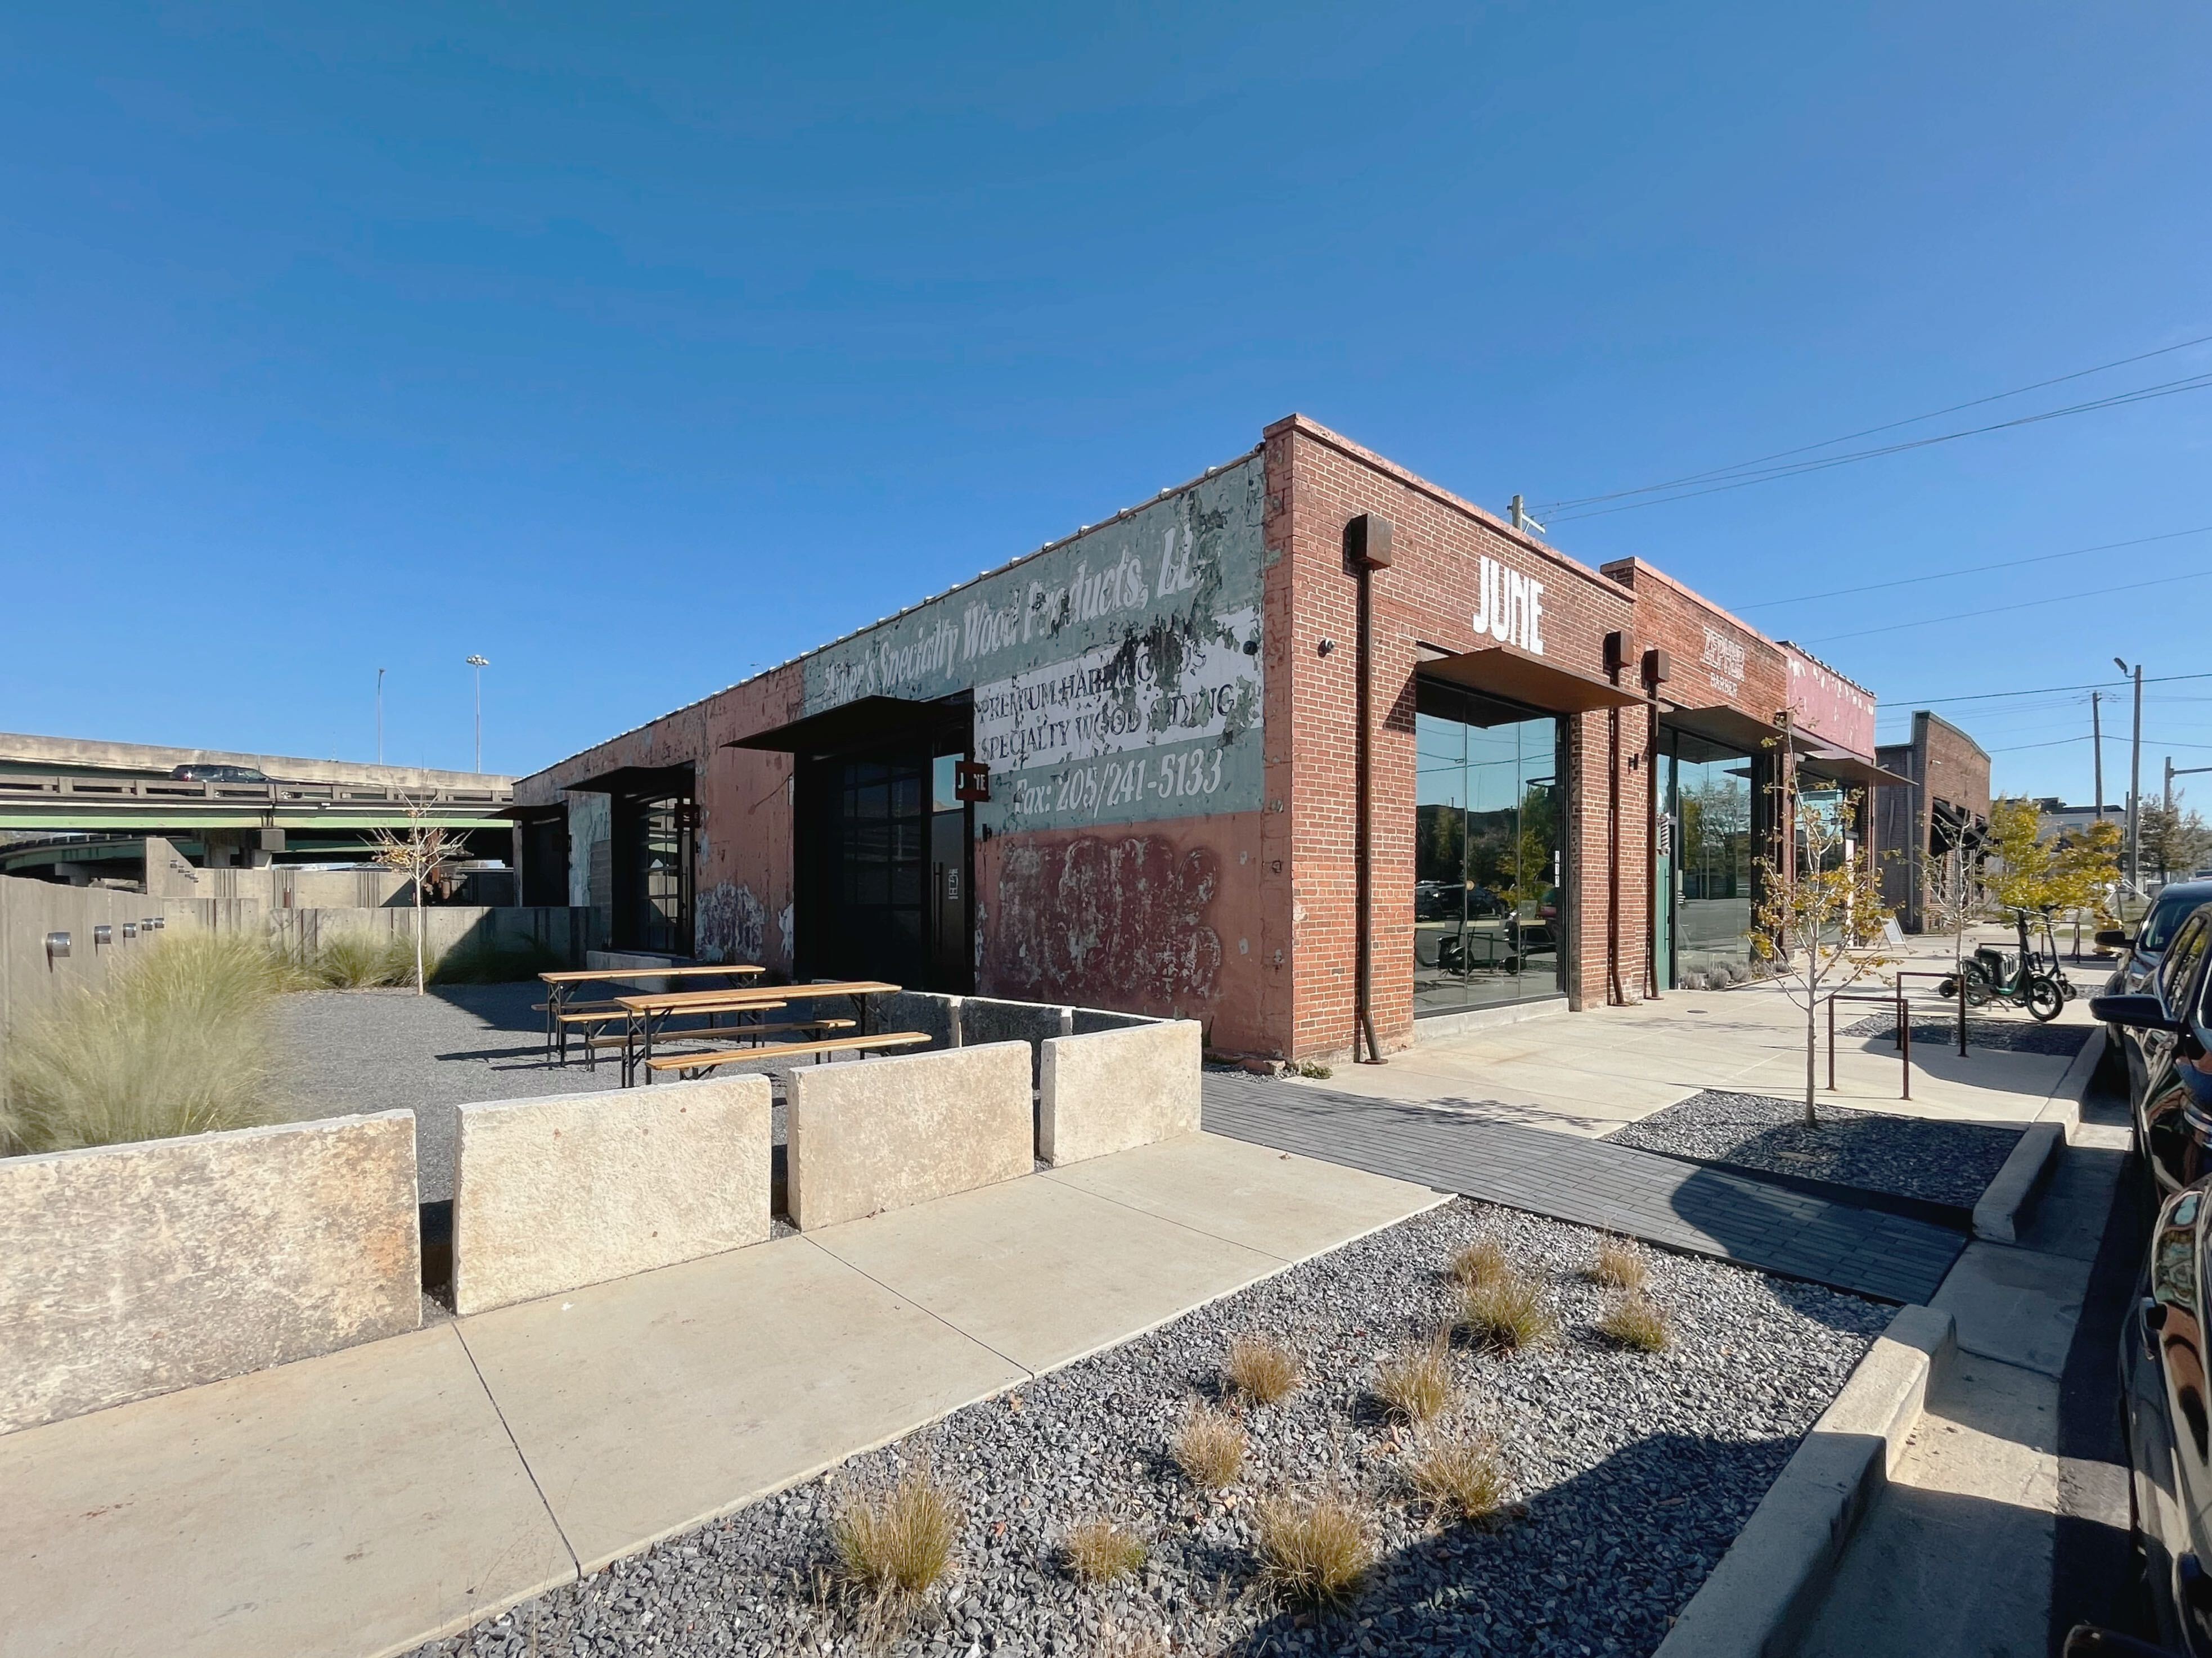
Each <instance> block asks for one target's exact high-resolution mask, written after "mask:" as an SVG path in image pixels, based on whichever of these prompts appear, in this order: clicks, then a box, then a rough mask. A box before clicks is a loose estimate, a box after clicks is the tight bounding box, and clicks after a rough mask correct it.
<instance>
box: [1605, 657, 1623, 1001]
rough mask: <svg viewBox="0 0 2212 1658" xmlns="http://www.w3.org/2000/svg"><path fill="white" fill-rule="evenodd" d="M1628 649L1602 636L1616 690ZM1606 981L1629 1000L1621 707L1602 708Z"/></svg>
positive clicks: (1615, 994)
mask: <svg viewBox="0 0 2212 1658" xmlns="http://www.w3.org/2000/svg"><path fill="white" fill-rule="evenodd" d="M1628 650H1629V641H1628V635H1626V634H1624V633H1609V634H1607V635H1606V636H1605V670H1606V673H1607V677H1610V678H1611V679H1612V681H1613V688H1614V689H1616V690H1617V689H1620V668H1621V664H1622V663H1623V662H1624V661H1625V660H1626V659H1627V656H1628ZM1605 732H1606V768H1605V833H1606V845H1605V982H1606V993H1607V1001H1608V1002H1609V1003H1610V1004H1611V1005H1613V1006H1614V1007H1625V1006H1626V1005H1627V1004H1628V997H1627V994H1626V993H1625V992H1624V991H1623V990H1622V989H1621V987H1620V708H1619V707H1618V706H1617V705H1616V706H1614V707H1612V708H1607V710H1606V711H1605Z"/></svg>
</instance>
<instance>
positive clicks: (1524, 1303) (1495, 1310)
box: [1459, 1272, 1559, 1353]
mask: <svg viewBox="0 0 2212 1658" xmlns="http://www.w3.org/2000/svg"><path fill="white" fill-rule="evenodd" d="M1459 1321H1460V1326H1461V1327H1462V1329H1464V1330H1466V1331H1467V1333H1468V1334H1469V1335H1471V1336H1473V1337H1474V1339H1476V1340H1477V1341H1480V1342H1481V1343H1482V1344H1483V1345H1485V1346H1487V1347H1490V1348H1492V1349H1493V1350H1495V1351H1498V1352H1501V1353H1517V1352H1520V1351H1522V1350H1523V1349H1525V1348H1529V1347H1535V1346H1540V1345H1542V1344H1543V1343H1545V1342H1547V1341H1549V1340H1550V1339H1552V1337H1553V1335H1555V1334H1556V1333H1558V1331H1559V1321H1558V1320H1557V1319H1555V1318H1553V1316H1552V1313H1551V1309H1549V1308H1547V1307H1546V1306H1545V1305H1544V1292H1543V1291H1542V1290H1541V1288H1540V1287H1539V1286H1538V1285H1537V1284H1536V1283H1535V1281H1534V1279H1532V1278H1523V1277H1522V1275H1521V1274H1520V1273H1518V1272H1506V1273H1504V1274H1501V1275H1500V1276H1498V1277H1497V1278H1486V1279H1485V1280H1484V1281H1482V1282H1481V1283H1480V1284H1470V1285H1468V1287H1467V1289H1466V1291H1464V1292H1463V1293H1462V1296H1461V1297H1460V1309H1459Z"/></svg>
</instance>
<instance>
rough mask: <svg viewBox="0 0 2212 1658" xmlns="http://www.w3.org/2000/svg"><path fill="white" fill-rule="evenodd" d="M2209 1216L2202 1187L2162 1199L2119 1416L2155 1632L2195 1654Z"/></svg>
mask: <svg viewBox="0 0 2212 1658" xmlns="http://www.w3.org/2000/svg"><path fill="white" fill-rule="evenodd" d="M2208 1221H2212V1193H2207V1192H2206V1191H2205V1189H2204V1188H2203V1187H2197V1186H2192V1187H2190V1188H2189V1189H2188V1190H2186V1191H2184V1192H2179V1193H2175V1194H2174V1195H2173V1196H2172V1197H2170V1198H2168V1199H2166V1204H2165V1206H2164V1207H2163V1208H2162V1209H2161V1210H2160V1212H2159V1217H2158V1224H2157V1226H2156V1227H2155V1228H2154V1230H2152V1233H2151V1243H2150V1254H2149V1258H2148V1260H2147V1261H2146V1262H2145V1264H2144V1267H2143V1274H2142V1279H2141V1281H2140V1283H2139V1284H2138V1285H2137V1290H2136V1304H2135V1306H2134V1307H2133V1308H2132V1309H2130V1311H2129V1313H2128V1315H2127V1316H2126V1318H2125V1319H2124V1320H2123V1321H2122V1322H2121V1327H2120V1419H2121V1425H2122V1427H2123V1428H2124V1430H2126V1435H2127V1442H2128V1485H2129V1491H2128V1496H2129V1503H2128V1508H2129V1513H2130V1518H2131V1519H2132V1521H2133V1522H2134V1531H2135V1540H2136V1548H2137V1549H2138V1550H2139V1551H2140V1552H2141V1553H2142V1562H2143V1568H2144V1581H2145V1583H2146V1585H2147V1587H2148V1589H2149V1591H2150V1600H2151V1607H2152V1614H2153V1616H2154V1618H2155V1619H2157V1621H2158V1631H2159V1638H2160V1641H2161V1643H2163V1644H2165V1645H2166V1646H2167V1647H2170V1648H2172V1649H2173V1650H2174V1651H2176V1652H2181V1653H2191V1654H2195V1655H2197V1658H2208V1655H2212V1570H2208V1568H2207V1565H2206V1562H2207V1561H2208V1560H2212V1533H2208V1521H2212V1515H2208V1512H2207V1510H2208V1508H2212V1412H2208V1399H2207V1383H2206V1375H2205V1371H2206V1365H2207V1352H2206V1345H2205V1344H2206V1339H2207V1329H2206V1313H2207V1310H2208V1305H2212V1282H2208V1280H2207V1271H2208V1266H2212V1263H2208V1261H2207V1260H2206V1255H2205V1252H2206V1248H2207V1246H2208V1245H2209V1244H2212V1236H2207V1230H2206V1227H2207V1223H2208ZM2070 1650H2071V1648H2070V1647H2069V1651H2070Z"/></svg>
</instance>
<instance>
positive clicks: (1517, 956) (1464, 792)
mask: <svg viewBox="0 0 2212 1658" xmlns="http://www.w3.org/2000/svg"><path fill="white" fill-rule="evenodd" d="M1414 755H1415V771H1414V784H1415V788H1414V808H1413V814H1414V824H1413V1011H1414V1013H1415V1015H1416V1016H1419V1015H1422V1014H1431V1013H1443V1012H1452V1011H1459V1010H1461V1009H1464V1008H1469V1007H1480V1006H1485V1005H1494V1004H1498V1003H1504V1002H1513V1001H1520V1000H1522V999H1526V998H1528V997H1531V996H1547V995H1551V994H1553V993H1555V992H1557V990H1558V989H1559V937H1560V934H1561V932H1562V931H1563V929H1564V926H1565V918H1564V916H1563V914H1561V909H1562V906H1561V903H1560V897H1559V801H1560V795H1559V721H1558V720H1556V719H1554V718H1553V717H1552V716H1550V715H1548V714H1546V715H1541V716H1536V717H1531V715H1530V714H1529V713H1528V710H1527V709H1525V708H1514V707H1510V706H1509V705H1507V704H1504V703H1499V702H1494V701H1490V700H1489V699H1487V698H1485V697H1480V696H1477V695H1473V694H1472V693H1468V692H1462V691H1459V690H1456V689H1452V688H1449V687H1444V686H1438V685H1431V684H1426V683H1425V684H1423V685H1422V686H1421V688H1420V691H1419V702H1418V703H1417V705H1416V713H1415V719H1414Z"/></svg>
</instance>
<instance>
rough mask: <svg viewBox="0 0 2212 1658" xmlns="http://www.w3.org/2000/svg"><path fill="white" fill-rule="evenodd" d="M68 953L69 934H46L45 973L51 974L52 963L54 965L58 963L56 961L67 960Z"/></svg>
mask: <svg viewBox="0 0 2212 1658" xmlns="http://www.w3.org/2000/svg"><path fill="white" fill-rule="evenodd" d="M69 953H70V936H69V934H68V933H66V932H49V933H48V934H46V971H47V972H49V973H51V972H52V971H53V969H54V963H56V962H58V961H64V960H66V959H67V958H68V957H69Z"/></svg>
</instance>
